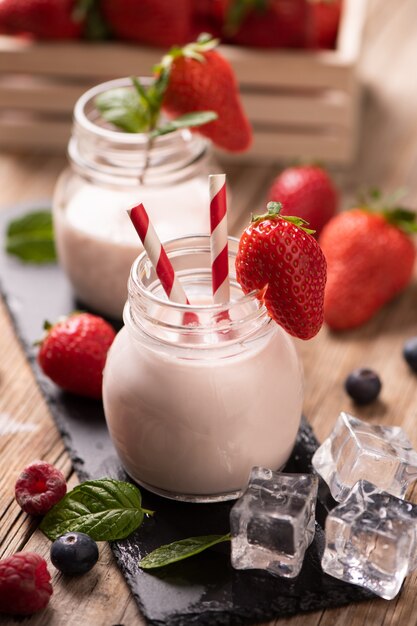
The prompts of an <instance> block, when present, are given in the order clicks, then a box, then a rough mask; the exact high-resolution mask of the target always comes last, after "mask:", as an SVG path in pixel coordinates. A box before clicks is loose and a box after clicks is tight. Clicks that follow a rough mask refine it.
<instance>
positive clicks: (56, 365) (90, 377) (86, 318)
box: [38, 313, 115, 399]
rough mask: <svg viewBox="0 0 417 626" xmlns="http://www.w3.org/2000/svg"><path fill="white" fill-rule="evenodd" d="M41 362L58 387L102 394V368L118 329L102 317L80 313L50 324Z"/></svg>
mask: <svg viewBox="0 0 417 626" xmlns="http://www.w3.org/2000/svg"><path fill="white" fill-rule="evenodd" d="M47 331H48V332H47V335H46V337H45V339H44V340H43V341H42V343H41V346H40V350H39V354H38V362H39V364H40V366H41V368H42V370H43V372H44V373H45V374H46V375H47V376H49V378H51V380H53V381H54V383H56V384H57V385H58V386H59V387H61V388H62V389H65V390H67V391H71V392H72V393H76V394H78V395H81V396H88V397H91V398H97V399H99V398H101V385H102V378H103V368H104V365H105V362H106V357H107V351H108V349H109V348H110V345H111V344H112V342H113V339H114V337H115V332H114V330H113V328H112V327H111V326H110V324H108V323H107V322H106V321H105V320H103V319H102V318H101V317H97V316H96V315H91V314H90V313H79V314H75V315H71V316H70V317H67V318H66V319H65V320H64V321H62V322H59V323H58V324H55V326H52V327H50V326H48V327H47Z"/></svg>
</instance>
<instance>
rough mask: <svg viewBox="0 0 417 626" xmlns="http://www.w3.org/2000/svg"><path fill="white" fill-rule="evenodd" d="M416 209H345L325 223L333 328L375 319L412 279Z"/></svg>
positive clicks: (327, 315)
mask: <svg viewBox="0 0 417 626" xmlns="http://www.w3.org/2000/svg"><path fill="white" fill-rule="evenodd" d="M402 228H404V229H405V231H406V232H413V231H414V232H415V230H416V228H417V225H416V223H415V215H414V213H411V212H408V211H405V210H403V209H394V210H391V211H390V210H387V211H382V212H381V213H376V212H371V211H370V210H365V209H363V208H355V209H352V210H350V211H345V212H343V213H340V214H339V215H337V216H336V217H334V218H333V219H332V220H330V222H329V223H328V224H327V225H326V226H325V227H324V229H323V232H322V234H321V237H320V245H321V247H322V250H323V252H324V254H325V256H326V260H327V286H326V292H325V299H324V319H325V321H326V322H327V324H328V325H329V326H330V328H333V329H334V330H345V329H348V328H355V327H356V326H360V325H361V324H364V323H365V322H367V321H368V320H370V319H371V318H372V317H373V316H374V315H375V313H377V311H379V309H380V308H381V307H382V306H383V305H384V304H386V303H387V302H389V301H390V300H392V298H394V297H395V296H396V295H397V294H398V293H400V292H401V291H402V290H403V289H404V288H405V287H406V286H407V285H408V283H409V282H410V280H411V277H412V273H413V266H414V260H415V256H416V252H415V247H414V244H413V242H412V240H411V238H410V237H409V236H408V234H406V232H404V230H402Z"/></svg>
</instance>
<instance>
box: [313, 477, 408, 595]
mask: <svg viewBox="0 0 417 626" xmlns="http://www.w3.org/2000/svg"><path fill="white" fill-rule="evenodd" d="M325 535H326V545H325V550H324V554H323V558H322V567H323V570H324V571H325V572H326V573H327V574H330V575H331V576H334V577H335V578H339V579H340V580H344V581H345V582H348V583H353V584H355V585H360V586H361V587H365V588H366V589H369V590H370V591H372V592H373V593H375V594H377V595H378V596H381V597H382V598H385V599H386V600H391V599H392V598H394V597H395V596H396V595H397V593H398V592H399V590H400V588H401V585H402V583H403V581H404V578H405V576H406V575H407V574H408V573H409V572H411V571H413V570H414V569H416V568H417V506H416V505H414V504H412V503H411V502H407V501H406V500H401V499H400V498H396V497H395V496H392V495H390V494H388V493H386V492H381V491H380V490H379V488H378V487H376V486H375V485H373V484H372V483H369V482H367V481H359V482H358V483H356V485H355V486H354V487H353V489H352V490H351V492H350V493H349V496H348V497H347V499H346V500H345V502H343V503H342V504H339V505H338V506H337V507H336V508H334V509H333V510H332V511H331V513H329V515H328V516H327V519H326V531H325Z"/></svg>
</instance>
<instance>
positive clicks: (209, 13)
mask: <svg viewBox="0 0 417 626" xmlns="http://www.w3.org/2000/svg"><path fill="white" fill-rule="evenodd" d="M229 2H230V0H198V2H194V3H193V11H192V33H191V38H192V39H196V38H197V37H198V35H199V34H200V33H211V35H213V36H214V37H221V36H222V29H223V25H224V22H225V20H226V14H227V10H228V5H229Z"/></svg>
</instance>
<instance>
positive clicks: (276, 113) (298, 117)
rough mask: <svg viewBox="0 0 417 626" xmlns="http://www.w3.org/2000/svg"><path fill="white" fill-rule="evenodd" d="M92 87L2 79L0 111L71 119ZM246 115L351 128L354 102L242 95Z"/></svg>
mask: <svg viewBox="0 0 417 626" xmlns="http://www.w3.org/2000/svg"><path fill="white" fill-rule="evenodd" d="M92 86H93V83H92V84H90V85H88V84H87V83H82V84H78V83H72V84H71V83H70V84H68V83H65V82H63V81H62V80H53V79H52V78H50V79H45V78H39V77H37V78H34V77H31V76H16V75H10V76H2V77H1V76H0V110H5V109H10V110H20V111H33V112H39V113H52V114H54V113H63V114H67V115H68V118H69V119H71V118H72V111H73V109H74V104H75V102H76V101H77V99H78V98H79V97H80V96H81V94H82V93H84V91H85V90H86V89H88V88H89V87H92ZM242 101H243V105H244V107H245V110H246V113H247V115H248V116H249V118H250V119H251V121H252V122H253V123H256V122H264V123H266V124H274V123H276V121H277V120H279V121H280V123H281V124H285V123H288V124H304V125H312V126H317V125H318V126H324V125H326V126H327V125H334V124H336V125H340V126H346V125H349V121H350V108H351V101H350V99H349V98H348V97H347V95H346V94H344V93H343V92H337V91H336V92H325V93H321V92H314V93H303V94H297V93H289V94H288V93H284V94H283V93H281V92H280V91H278V92H277V91H275V90H270V91H269V92H261V93H256V92H253V91H249V92H245V91H243V92H242Z"/></svg>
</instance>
